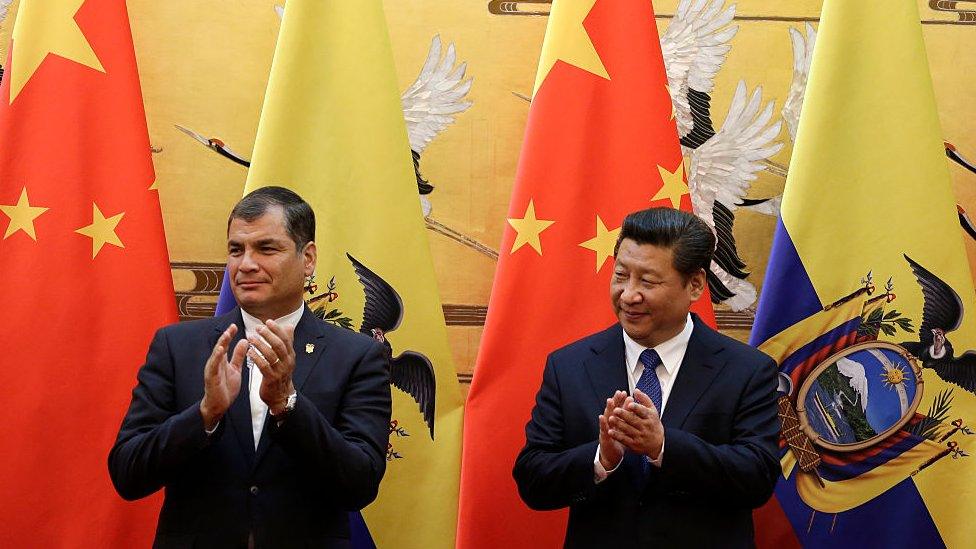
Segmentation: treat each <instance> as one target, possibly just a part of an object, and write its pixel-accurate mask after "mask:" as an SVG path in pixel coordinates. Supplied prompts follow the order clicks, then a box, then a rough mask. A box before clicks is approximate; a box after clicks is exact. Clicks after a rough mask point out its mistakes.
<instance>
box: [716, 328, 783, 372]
mask: <svg viewBox="0 0 976 549" xmlns="http://www.w3.org/2000/svg"><path fill="white" fill-rule="evenodd" d="M711 332H712V335H713V337H715V338H716V340H717V341H718V342H720V343H721V345H722V347H724V351H725V352H726V353H729V355H730V358H731V362H732V363H734V364H738V365H741V366H743V367H750V368H756V367H760V366H767V365H768V364H769V363H771V362H773V363H774V361H773V359H772V358H771V357H770V356H769V355H767V354H766V353H764V352H762V351H760V350H759V349H757V348H755V347H753V346H751V345H747V344H745V343H742V342H741V341H739V340H737V339H735V338H732V337H729V336H727V335H725V334H723V333H721V332H718V331H715V330H711Z"/></svg>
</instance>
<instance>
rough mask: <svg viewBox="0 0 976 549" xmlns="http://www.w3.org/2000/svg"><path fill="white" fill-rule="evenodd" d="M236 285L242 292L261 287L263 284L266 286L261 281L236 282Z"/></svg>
mask: <svg viewBox="0 0 976 549" xmlns="http://www.w3.org/2000/svg"><path fill="white" fill-rule="evenodd" d="M235 284H236V286H237V287H238V288H240V289H242V290H253V289H255V288H257V287H259V286H261V285H262V284H264V282H260V281H256V280H248V281H244V282H236V283H235Z"/></svg>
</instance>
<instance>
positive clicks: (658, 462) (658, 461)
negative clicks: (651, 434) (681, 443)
mask: <svg viewBox="0 0 976 549" xmlns="http://www.w3.org/2000/svg"><path fill="white" fill-rule="evenodd" d="M663 459H664V440H663V439H662V440H661V452H660V453H659V454H658V455H657V459H651V456H647V462H648V463H650V464H651V465H653V466H655V467H660V466H661V460H663Z"/></svg>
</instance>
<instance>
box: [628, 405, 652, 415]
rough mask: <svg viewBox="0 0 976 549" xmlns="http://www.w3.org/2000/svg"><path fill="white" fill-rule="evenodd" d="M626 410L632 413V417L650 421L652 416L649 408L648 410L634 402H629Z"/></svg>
mask: <svg viewBox="0 0 976 549" xmlns="http://www.w3.org/2000/svg"><path fill="white" fill-rule="evenodd" d="M627 410H629V411H631V412H633V413H634V415H636V416H637V417H639V418H641V419H650V418H651V415H652V414H651V409H650V408H648V407H647V406H642V405H640V404H638V403H636V402H631V403H630V404H629V405H628V406H627Z"/></svg>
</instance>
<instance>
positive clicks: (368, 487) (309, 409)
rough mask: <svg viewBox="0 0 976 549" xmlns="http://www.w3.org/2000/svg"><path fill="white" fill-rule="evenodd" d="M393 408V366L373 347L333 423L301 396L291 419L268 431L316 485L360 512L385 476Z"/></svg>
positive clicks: (272, 425)
mask: <svg viewBox="0 0 976 549" xmlns="http://www.w3.org/2000/svg"><path fill="white" fill-rule="evenodd" d="M391 408H392V402H391V397H390V363H389V360H388V359H387V358H386V356H385V353H384V352H383V347H382V346H381V345H380V344H378V343H376V342H371V343H370V345H369V346H368V347H367V348H366V350H365V352H364V353H363V354H362V355H361V356H360V357H359V360H358V362H357V363H356V364H355V365H354V367H353V369H352V373H351V375H350V378H349V381H348V384H347V385H346V389H345V392H344V393H343V395H342V400H341V404H340V407H339V411H338V413H337V417H336V419H335V421H334V422H329V421H328V420H327V419H326V418H325V417H323V416H322V414H321V413H320V412H319V410H318V409H317V408H316V407H315V406H314V405H313V404H312V403H311V402H310V401H309V400H308V399H304V398H302V396H301V393H299V396H298V401H297V402H296V404H295V409H294V410H292V411H291V413H289V415H288V417H287V419H285V420H284V421H283V422H281V424H280V425H278V424H277V423H276V422H274V421H269V422H268V426H267V428H269V429H270V435H271V437H273V439H274V440H275V441H276V442H278V443H279V444H281V445H282V447H283V448H285V450H286V451H288V452H289V453H291V454H292V455H293V456H298V459H300V460H302V461H303V462H304V464H305V465H306V466H307V469H308V470H309V471H311V472H312V474H313V475H314V476H313V479H314V481H316V482H318V483H319V484H321V485H322V486H323V488H324V489H328V490H329V491H330V492H332V493H334V494H335V498H336V499H337V500H338V501H339V502H340V503H341V504H343V505H344V506H345V508H346V509H347V510H358V509H362V508H363V507H365V506H366V505H368V504H369V503H370V502H372V501H373V500H374V499H376V494H377V492H378V491H379V485H380V480H382V479H383V474H384V472H385V471H386V449H387V444H388V443H389V435H390V415H391Z"/></svg>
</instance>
